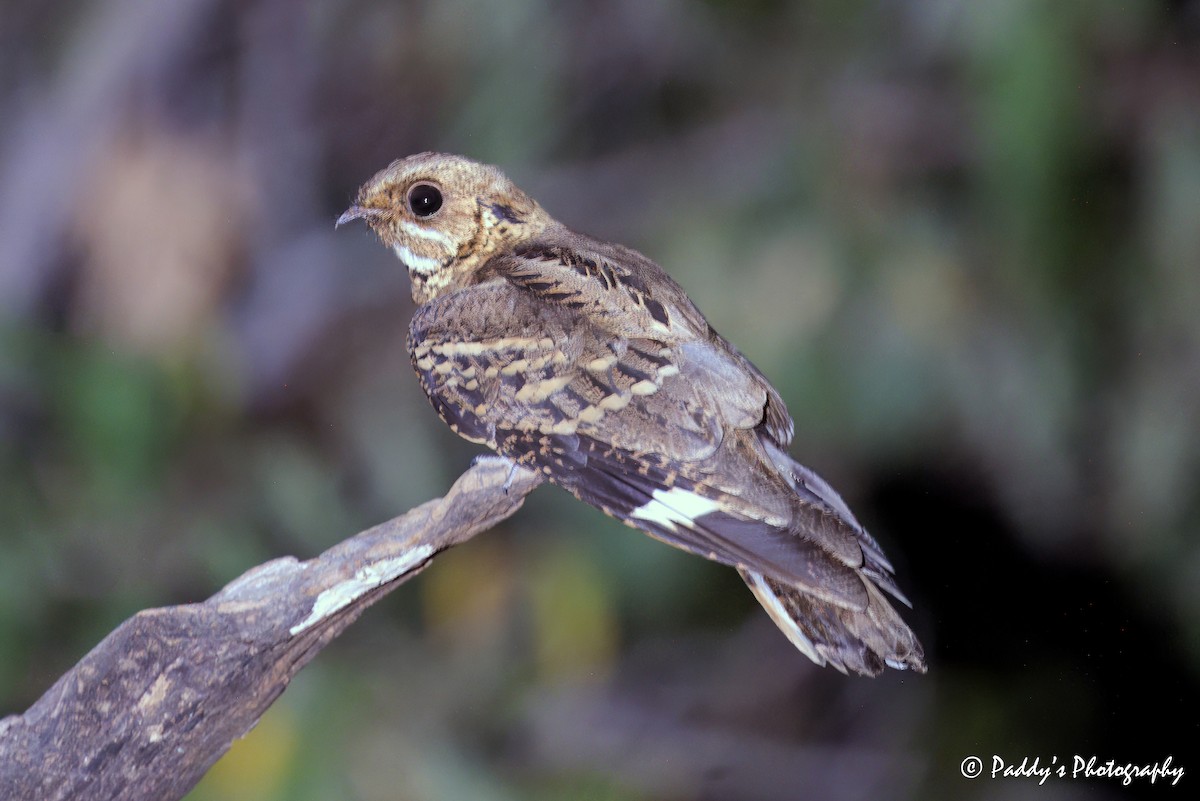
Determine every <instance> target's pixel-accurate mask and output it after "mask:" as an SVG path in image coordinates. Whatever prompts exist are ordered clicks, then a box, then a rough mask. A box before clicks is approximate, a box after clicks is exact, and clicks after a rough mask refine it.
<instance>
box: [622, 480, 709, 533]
mask: <svg viewBox="0 0 1200 801" xmlns="http://www.w3.org/2000/svg"><path fill="white" fill-rule="evenodd" d="M720 508H721V504H720V503H718V502H717V501H714V500H713V499H712V498H705V497H704V496H702V495H697V494H696V493H694V492H692V491H691V490H685V489H683V488H681V487H671V488H670V489H656V490H655V491H654V495H653V496H651V498H650V500H648V501H646V503H644V504H643V505H641V506H639V507H638V508H636V509H634V510H633V511H632V512H630V513H629V516H630V517H634V518H637V519H638V520H646V521H648V522H650V523H656V524H657V525H660V526H662V527H663V528H665V529H666V530H667V531H678V530H679V529H678V526H683V527H684V528H691V527H692V521H694V520H695V519H696V518H697V517H701V516H702V515H706V514H708V513H709V512H715V511H717V510H718V509H720Z"/></svg>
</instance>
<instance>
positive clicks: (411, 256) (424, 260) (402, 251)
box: [392, 245, 442, 275]
mask: <svg viewBox="0 0 1200 801" xmlns="http://www.w3.org/2000/svg"><path fill="white" fill-rule="evenodd" d="M392 250H393V251H395V253H396V258H398V259H400V261H402V262H404V264H405V266H407V267H408V269H410V270H412V271H413V272H414V273H420V274H421V275H432V274H433V273H435V272H437V271H438V268H440V267H441V266H442V263H441V262H440V261H438V260H437V259H431V258H429V257H428V256H418V255H417V254H416V253H413V252H412V251H411V250H409V249H408V248H406V247H404V245H394V246H392Z"/></svg>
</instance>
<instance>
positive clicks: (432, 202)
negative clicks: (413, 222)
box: [408, 183, 442, 217]
mask: <svg viewBox="0 0 1200 801" xmlns="http://www.w3.org/2000/svg"><path fill="white" fill-rule="evenodd" d="M441 207H442V190H440V189H438V188H437V187H436V186H434V185H433V184H424V183H422V184H413V186H412V188H411V189H409V190H408V208H409V210H410V211H411V212H412V213H413V216H415V217H431V216H433V215H434V214H436V213H437V210H438V209H440V208H441Z"/></svg>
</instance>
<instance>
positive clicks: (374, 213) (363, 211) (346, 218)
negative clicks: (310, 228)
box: [333, 203, 383, 228]
mask: <svg viewBox="0 0 1200 801" xmlns="http://www.w3.org/2000/svg"><path fill="white" fill-rule="evenodd" d="M381 214H383V209H372V208H367V207H366V206H360V205H358V204H357V203H356V204H354V205H353V206H351V207H350V208H348V209H346V210H345V211H344V212H342V216H341V217H338V218H337V222H335V223H334V224H333V227H334V228H337V227H338V226H339V225H342V224H343V223H348V222H350V221H352V220H359V219H362V218H364V217H365V218H368V219H369V218H372V217H378V216H380V215H381Z"/></svg>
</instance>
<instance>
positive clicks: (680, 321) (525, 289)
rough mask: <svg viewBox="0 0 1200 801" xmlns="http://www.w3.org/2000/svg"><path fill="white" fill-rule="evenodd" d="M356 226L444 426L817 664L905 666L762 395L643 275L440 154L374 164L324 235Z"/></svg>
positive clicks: (878, 562) (877, 593) (615, 249)
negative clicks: (670, 555) (758, 611)
mask: <svg viewBox="0 0 1200 801" xmlns="http://www.w3.org/2000/svg"><path fill="white" fill-rule="evenodd" d="M357 218H362V219H365V220H366V221H367V223H368V224H369V225H370V226H371V228H372V229H374V231H375V232H376V233H377V234H378V235H379V237H380V238H381V239H382V240H383V242H384V243H385V244H387V245H388V246H389V247H391V248H393V249H394V250H395V252H396V254H397V256H398V257H399V258H400V259H401V260H402V261H403V262H404V263H405V264H406V265H407V267H408V269H409V274H410V276H411V277H412V289H413V299H414V300H415V301H416V302H417V303H418V304H419V307H418V309H417V312H416V314H415V315H414V317H413V321H412V325H411V328H410V331H409V352H410V355H411V356H412V362H413V367H414V368H415V369H416V371H417V375H418V376H419V378H420V381H421V386H422V388H423V389H424V390H425V393H426V394H427V395H428V396H429V399H430V401H431V402H432V403H433V406H434V408H435V409H436V410H437V413H438V415H439V416H440V417H441V418H442V420H444V421H445V422H446V423H447V424H448V425H449V426H450V427H451V428H452V429H453V430H454V431H456V432H457V433H458V434H460V435H461V436H463V437H465V438H467V439H469V440H471V441H473V442H478V443H482V444H485V445H487V446H488V447H489V448H491V449H493V450H495V451H496V452H498V453H500V454H501V455H503V456H506V457H508V458H510V459H512V460H514V461H515V462H517V463H519V464H522V465H525V466H528V467H531V468H533V469H537V470H541V471H542V472H543V473H545V475H546V476H547V478H548V479H549V480H550V481H551V482H553V483H555V484H558V485H559V486H561V487H564V488H565V489H567V490H569V491H570V492H572V493H574V494H575V495H576V496H577V497H579V498H580V499H582V500H584V501H586V502H588V503H590V504H592V505H594V506H596V507H598V508H600V509H602V510H603V511H604V512H606V513H607V514H610V515H612V516H613V517H616V518H618V519H619V520H622V521H623V522H625V523H627V524H628V525H631V526H634V527H636V528H640V529H642V530H644V531H646V532H647V533H649V534H651V535H652V536H654V537H657V538H658V539H661V540H663V541H665V542H668V543H670V544H671V545H675V546H676V547H679V548H682V549H684V550H687V551H691V552H693V553H696V554H699V555H701V556H703V557H706V558H708V559H713V560H716V561H718V562H723V563H725V564H728V565H731V566H733V567H736V568H737V569H738V571H739V572H740V573H741V575H742V577H743V578H744V579H745V580H746V583H747V584H748V585H749V586H750V589H751V591H752V592H753V593H754V594H755V596H756V597H757V598H758V599H759V600H760V601H761V602H762V604H763V606H764V607H765V608H766V610H767V612H768V613H769V614H770V615H771V617H772V619H773V620H774V621H775V622H776V623H777V624H778V625H779V627H780V628H781V629H782V630H783V631H784V633H785V634H787V636H788V637H789V638H790V639H791V640H792V642H793V643H795V644H796V645H797V647H799V648H800V649H801V650H802V651H803V652H804V653H805V654H807V655H808V656H809V657H811V658H812V659H813V660H814V661H816V662H817V663H818V664H826V663H829V664H832V665H833V666H834V667H836V668H838V669H839V670H842V671H846V670H853V671H856V672H859V673H864V674H869V675H875V674H877V673H879V672H880V671H881V670H882V669H883V666H884V665H885V664H886V665H891V666H892V667H897V668H905V667H908V668H913V669H916V670H920V671H924V669H925V664H924V660H923V655H922V652H921V646H920V644H919V643H918V642H917V639H916V637H915V636H914V635H913V633H912V632H911V631H910V630H909V628H908V626H906V625H905V623H904V622H903V621H902V620H901V619H900V617H899V615H897V613H896V611H895V610H894V609H893V608H892V606H891V604H890V603H889V602H888V600H887V599H886V598H885V592H886V593H889V594H891V595H892V596H894V597H896V598H898V599H900V600H901V601H904V598H903V596H902V595H901V594H900V592H899V590H898V589H897V588H896V585H895V583H894V581H893V578H892V573H893V570H892V566H891V565H890V564H889V563H888V561H887V558H886V557H885V556H884V555H883V553H882V551H881V550H880V549H879V546H878V545H877V544H876V543H875V541H874V540H873V539H872V538H871V537H870V536H869V535H868V534H867V532H866V531H865V530H864V529H863V528H862V526H861V525H859V523H858V521H857V520H855V518H854V515H853V514H851V512H850V510H849V509H848V508H847V507H846V505H845V503H844V502H843V501H842V499H841V498H840V497H839V496H838V494H837V493H836V492H834V491H833V489H832V488H830V487H829V485H828V484H826V483H825V482H824V481H822V480H821V479H820V478H819V477H818V476H817V475H816V474H815V473H813V472H812V471H810V470H808V469H807V468H805V467H803V466H801V465H799V464H797V463H796V462H794V461H792V459H791V458H790V457H789V456H788V455H787V452H786V449H787V447H788V445H789V443H790V442H791V439H792V432H793V424H792V419H791V417H790V416H789V415H788V413H787V409H786V408H785V407H784V404H783V401H782V400H781V399H780V397H779V393H778V392H776V391H775V389H774V388H773V387H772V386H771V385H770V383H768V381H767V380H766V378H764V377H763V375H762V373H760V372H759V371H758V369H757V368H756V367H755V366H754V365H753V364H751V363H750V362H749V361H748V360H747V359H746V358H745V357H744V356H742V354H741V353H739V352H738V350H737V349H736V348H734V347H733V346H732V345H731V344H729V343H728V342H727V341H726V340H725V339H723V338H722V337H721V336H720V335H719V334H717V332H716V331H714V330H713V329H712V327H711V326H709V324H708V322H707V321H706V320H705V319H704V316H703V315H702V314H701V313H700V311H699V310H698V309H697V308H696V307H695V305H693V303H692V302H691V300H690V299H689V298H688V296H687V294H686V293H685V292H684V291H683V289H682V288H680V286H679V285H678V284H676V283H675V281H673V280H672V279H671V278H670V277H669V276H668V275H667V274H666V273H664V272H663V271H662V269H661V268H660V267H659V266H658V265H656V264H655V263H654V262H652V261H650V260H649V259H647V258H646V257H645V256H643V255H641V254H640V253H637V252H636V251H633V250H630V249H628V248H624V247H621V246H620V245H615V244H612V243H608V242H602V241H599V240H596V239H593V238H591V237H588V236H585V235H583V234H579V233H576V232H574V231H572V230H570V229H568V228H566V227H565V226H563V225H562V224H561V223H559V222H557V221H556V220H554V219H553V218H552V217H550V216H549V215H548V214H547V213H546V212H545V211H544V210H543V209H542V208H541V206H539V205H538V204H537V203H536V202H535V201H534V200H532V199H531V198H529V197H528V196H527V195H525V193H523V192H522V191H521V190H520V189H518V188H517V187H516V186H514V185H513V184H512V183H511V182H510V181H509V180H508V179H507V178H506V177H505V176H504V175H503V174H502V173H501V172H500V171H499V170H497V169H496V168H494V167H491V166H488V165H483V164H478V163H475V162H473V161H470V160H468V159H465V158H462V157H459V156H450V155H444V154H438V153H422V154H419V155H416V156H410V157H409V158H406V159H402V160H400V161H396V162H394V163H393V164H391V165H390V166H389V167H387V169H385V170H383V171H381V172H380V173H378V174H377V175H376V176H375V177H374V178H372V179H371V180H370V181H368V182H367V183H366V184H365V185H364V186H363V187H362V189H361V190H360V191H359V194H358V198H357V201H356V202H355V204H354V205H353V206H351V208H350V209H349V210H348V211H347V212H346V213H345V214H343V215H342V217H341V218H340V219H339V224H340V223H342V222H345V221H347V220H351V219H357Z"/></svg>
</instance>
